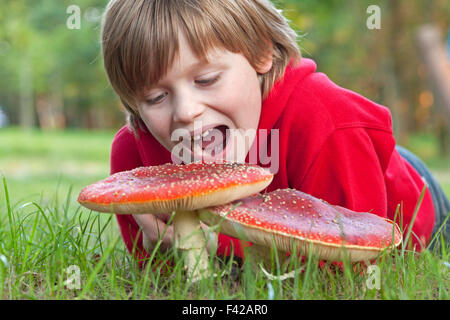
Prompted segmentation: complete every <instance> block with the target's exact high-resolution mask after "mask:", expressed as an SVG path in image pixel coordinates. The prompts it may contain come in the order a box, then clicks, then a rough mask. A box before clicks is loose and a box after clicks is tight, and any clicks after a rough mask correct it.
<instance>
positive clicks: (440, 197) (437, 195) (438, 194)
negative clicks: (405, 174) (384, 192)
mask: <svg viewBox="0 0 450 320" xmlns="http://www.w3.org/2000/svg"><path fill="white" fill-rule="evenodd" d="M396 149H397V151H398V153H400V155H401V156H402V157H403V158H404V159H405V160H406V161H408V162H409V163H410V164H411V165H412V166H413V167H414V169H416V170H417V172H418V173H419V174H420V175H421V176H422V177H423V178H424V179H425V181H426V182H427V183H428V187H429V189H430V193H431V197H432V198H433V205H434V210H435V214H436V220H435V224H434V228H433V234H432V238H433V237H434V236H435V234H436V232H437V231H438V230H439V228H440V227H441V226H442V224H443V223H444V220H445V218H446V217H447V215H448V213H449V211H450V202H449V201H448V199H447V197H446V196H445V194H444V192H443V191H442V188H441V186H440V185H439V183H438V182H437V181H436V179H435V178H434V177H433V175H432V174H431V172H430V170H429V169H428V168H427V167H426V165H425V164H424V163H423V162H422V161H421V160H420V159H419V158H418V157H417V156H416V155H414V154H413V153H412V152H410V151H408V150H406V149H405V148H403V147H400V146H397V147H396ZM449 220H450V219H448V220H447V222H446V223H445V226H444V227H443V228H442V234H443V235H444V238H445V242H446V243H448V241H449V239H450V238H449V228H448V225H449ZM438 241H439V240H438V239H437V241H435V242H434V243H433V245H432V247H434V244H435V243H436V242H438Z"/></svg>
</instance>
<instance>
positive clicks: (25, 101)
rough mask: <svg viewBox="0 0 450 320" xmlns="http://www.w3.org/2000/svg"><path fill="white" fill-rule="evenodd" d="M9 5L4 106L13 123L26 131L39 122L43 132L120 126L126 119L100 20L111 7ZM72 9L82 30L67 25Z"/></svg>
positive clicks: (100, 2)
mask: <svg viewBox="0 0 450 320" xmlns="http://www.w3.org/2000/svg"><path fill="white" fill-rule="evenodd" d="M4 2H5V3H4V4H2V8H1V12H0V21H1V23H0V44H3V46H4V47H5V49H4V50H3V51H1V48H2V45H0V55H2V58H3V59H0V70H1V71H0V104H2V105H3V106H4V107H5V109H6V111H7V113H8V114H9V116H10V117H11V119H13V121H15V122H16V123H21V124H23V125H24V126H33V125H35V124H36V120H35V119H37V120H38V124H39V126H40V127H42V128H61V127H65V126H66V125H68V126H81V127H93V128H95V127H100V126H105V127H111V126H117V124H118V123H119V122H121V121H122V118H123V117H122V114H121V112H120V110H119V108H118V107H117V99H116V97H115V95H114V93H113V91H112V89H110V86H109V84H108V82H107V79H106V75H105V73H104V71H103V65H102V60H101V52H100V20H101V13H102V10H103V8H104V6H105V5H106V3H107V1H105V0H77V1H53V0H41V1H32V0H7V1H4ZM69 5H77V6H78V7H79V8H80V11H81V13H82V16H81V26H80V29H69V28H68V27H67V25H66V20H67V19H68V18H69V16H70V15H69V14H68V13H67V12H66V10H67V7H68V6H69ZM15 106H19V108H16V107H15ZM90 110H99V111H96V112H91V111H90Z"/></svg>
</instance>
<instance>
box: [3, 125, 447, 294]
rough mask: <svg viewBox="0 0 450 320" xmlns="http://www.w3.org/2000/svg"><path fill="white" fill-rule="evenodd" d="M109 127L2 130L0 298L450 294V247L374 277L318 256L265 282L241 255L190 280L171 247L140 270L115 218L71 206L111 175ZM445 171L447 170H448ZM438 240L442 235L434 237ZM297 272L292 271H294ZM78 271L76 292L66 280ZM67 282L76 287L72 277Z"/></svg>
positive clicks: (392, 265) (392, 261)
mask: <svg viewBox="0 0 450 320" xmlns="http://www.w3.org/2000/svg"><path fill="white" fill-rule="evenodd" d="M113 135H114V133H113V132H101V133H97V132H95V133H94V132H86V131H66V132H49V133H44V132H37V131H33V132H28V133H24V132H21V131H20V130H19V129H14V128H12V129H1V131H0V170H1V171H2V175H3V178H2V180H1V181H0V299H130V298H131V299H183V300H184V299H268V298H271V299H449V298H450V292H449V289H450V288H449V285H450V273H449V272H450V269H449V268H448V267H447V266H446V265H445V264H444V262H450V257H449V252H450V247H449V246H448V245H447V246H445V245H443V246H440V247H439V249H435V250H434V251H428V250H425V251H423V252H421V253H420V254H418V253H415V252H411V251H409V250H404V251H402V250H396V251H395V252H394V253H393V254H388V253H384V254H383V255H381V256H380V257H379V258H378V259H377V260H376V266H377V267H378V268H379V269H378V270H379V275H380V278H379V279H380V286H379V289H377V288H372V289H371V286H370V285H368V284H370V283H372V282H371V279H372V278H371V276H372V274H371V273H370V272H368V271H367V270H366V269H365V268H364V267H363V266H361V265H355V266H352V265H350V264H349V263H348V262H346V261H344V267H343V270H341V269H339V268H336V267H335V266H334V265H332V264H325V265H324V267H318V264H319V261H318V260H317V258H316V257H314V256H308V257H306V259H305V261H304V262H303V263H301V262H300V261H299V260H298V259H295V260H292V261H291V264H290V265H289V267H288V268H287V269H286V270H284V269H283V270H280V269H279V268H277V267H275V266H276V265H277V264H276V263H274V264H273V265H274V266H273V267H272V269H271V270H269V271H270V272H272V273H273V274H281V273H283V272H285V271H291V270H297V271H296V274H295V277H294V278H289V279H286V280H282V281H281V280H269V279H268V278H267V277H266V275H265V274H264V273H263V272H262V271H260V270H259V269H256V270H257V271H255V269H254V266H253V265H251V263H250V262H251V261H250V259H249V260H247V261H246V262H245V263H244V265H243V267H242V269H241V270H240V273H239V275H238V276H236V275H235V274H234V273H233V272H234V271H232V270H233V268H232V265H231V261H228V262H222V263H221V264H220V265H219V264H217V263H218V261H216V260H217V259H215V258H214V259H213V258H211V259H212V260H211V265H210V267H211V268H212V272H215V273H218V274H220V275H221V276H219V277H215V278H209V279H205V280H203V281H201V282H198V283H195V284H190V283H189V282H188V281H187V278H186V276H185V274H184V271H183V268H182V266H183V261H182V260H181V259H180V258H179V257H178V256H177V255H176V254H175V252H173V251H169V252H167V253H166V254H164V255H162V254H161V253H159V252H157V251H155V252H154V255H155V261H157V262H158V261H166V260H172V261H174V266H173V267H172V268H170V269H169V270H167V271H163V270H162V266H161V265H158V264H156V265H153V266H149V267H147V268H145V269H144V270H140V269H139V268H138V267H137V265H136V263H135V261H133V259H132V258H131V257H130V255H129V254H128V252H127V251H126V249H125V247H124V244H123V242H122V240H121V239H120V235H119V231H118V228H117V224H116V222H115V219H114V218H113V216H110V215H106V214H100V213H96V212H90V211H89V210H87V209H85V208H82V207H80V206H79V205H78V203H77V202H76V198H77V196H78V193H79V191H80V190H81V188H82V187H83V186H85V185H87V184H90V183H92V182H94V181H97V180H99V179H102V178H104V177H106V176H107V175H108V171H109V169H108V159H109V148H110V144H111V140H112V138H113ZM439 170H442V171H443V172H448V171H450V168H448V167H447V168H445V166H441V167H439ZM437 240H438V241H439V240H440V239H437ZM300 267H301V268H303V271H298V270H299V268H300ZM71 268H75V270H76V271H79V275H80V289H73V288H71V287H70V283H69V284H68V283H66V282H67V280H68V279H70V278H71V276H73V275H74V274H73V273H72V272H73V270H74V269H71ZM72 284H73V283H72Z"/></svg>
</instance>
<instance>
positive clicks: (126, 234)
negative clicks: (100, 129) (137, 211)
mask: <svg viewBox="0 0 450 320" xmlns="http://www.w3.org/2000/svg"><path fill="white" fill-rule="evenodd" d="M141 166H143V163H142V160H141V157H140V154H139V150H138V148H137V145H136V140H135V138H134V134H133V133H132V132H131V131H130V130H129V129H128V127H126V126H124V127H122V128H121V129H120V130H119V131H118V133H117V134H116V136H115V137H114V140H113V143H112V146H111V157H110V173H111V174H114V173H117V172H121V171H127V170H132V169H135V168H137V167H141ZM116 218H117V222H118V224H119V228H120V232H121V234H122V238H123V240H124V242H125V245H126V247H127V249H128V251H129V252H130V253H132V254H133V252H134V254H135V255H136V257H137V258H138V260H140V259H143V258H146V257H148V255H149V252H151V251H148V250H146V249H147V248H144V246H143V235H142V231H141V230H143V232H144V233H145V235H146V238H147V239H148V240H149V241H148V242H147V243H149V247H148V249H152V247H153V246H154V244H155V243H156V241H158V234H160V233H162V231H163V230H164V228H165V226H166V225H165V221H163V220H161V219H159V218H156V217H155V216H154V215H150V214H148V215H139V217H137V216H133V215H131V214H130V215H116ZM172 232H173V227H169V228H168V230H167V231H166V236H165V237H164V239H163V243H162V247H161V248H162V249H163V250H164V249H165V248H168V247H169V246H170V244H171V240H170V239H172V238H171V233H172Z"/></svg>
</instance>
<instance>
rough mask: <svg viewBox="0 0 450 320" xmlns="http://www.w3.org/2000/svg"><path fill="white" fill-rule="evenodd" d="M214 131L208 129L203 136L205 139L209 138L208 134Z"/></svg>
mask: <svg viewBox="0 0 450 320" xmlns="http://www.w3.org/2000/svg"><path fill="white" fill-rule="evenodd" d="M211 131H212V128H211V129H208V130H206V131H205V132H203V134H202V136H203V138H204V137H207V136H208V134H209V133H210V132H211Z"/></svg>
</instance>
